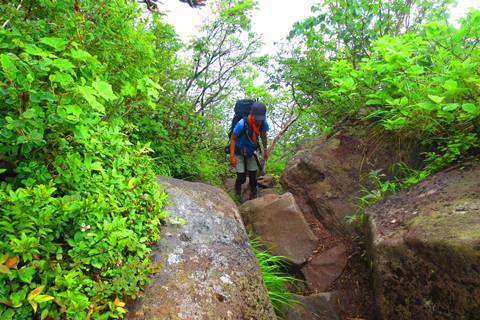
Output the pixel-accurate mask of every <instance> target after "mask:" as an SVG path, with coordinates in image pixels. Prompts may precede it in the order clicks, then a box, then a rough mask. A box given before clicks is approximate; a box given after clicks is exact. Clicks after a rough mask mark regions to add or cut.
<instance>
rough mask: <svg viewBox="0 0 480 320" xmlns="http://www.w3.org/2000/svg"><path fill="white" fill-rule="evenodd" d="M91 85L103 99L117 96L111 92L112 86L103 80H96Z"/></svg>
mask: <svg viewBox="0 0 480 320" xmlns="http://www.w3.org/2000/svg"><path fill="white" fill-rule="evenodd" d="M93 87H94V88H95V90H96V91H97V93H98V95H100V96H101V97H103V98H104V99H105V100H110V101H111V100H115V99H117V96H116V95H115V94H114V93H113V90H112V86H111V85H110V84H109V83H108V82H106V81H103V80H97V81H95V82H93Z"/></svg>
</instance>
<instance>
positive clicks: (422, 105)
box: [417, 102, 436, 111]
mask: <svg viewBox="0 0 480 320" xmlns="http://www.w3.org/2000/svg"><path fill="white" fill-rule="evenodd" d="M417 106H419V107H420V108H422V109H425V110H429V111H432V110H435V109H436V106H435V105H434V104H433V103H431V102H420V103H417Z"/></svg>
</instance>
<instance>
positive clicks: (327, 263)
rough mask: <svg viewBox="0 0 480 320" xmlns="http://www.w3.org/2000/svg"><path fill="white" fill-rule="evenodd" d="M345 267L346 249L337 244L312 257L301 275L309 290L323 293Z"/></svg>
mask: <svg viewBox="0 0 480 320" xmlns="http://www.w3.org/2000/svg"><path fill="white" fill-rule="evenodd" d="M346 265H347V256H346V248H345V246H344V245H343V244H339V245H337V246H336V247H334V248H332V249H329V250H327V251H325V252H322V253H320V254H318V255H316V256H314V257H313V259H312V260H311V261H309V262H308V263H307V264H306V265H305V266H304V267H303V268H302V273H303V275H304V276H305V279H306V281H307V286H308V287H309V288H310V289H313V290H317V291H325V290H326V289H327V288H328V287H330V285H331V284H332V283H333V282H334V281H335V280H336V279H337V278H338V277H339V276H340V275H341V274H342V272H343V270H344V269H345V266H346Z"/></svg>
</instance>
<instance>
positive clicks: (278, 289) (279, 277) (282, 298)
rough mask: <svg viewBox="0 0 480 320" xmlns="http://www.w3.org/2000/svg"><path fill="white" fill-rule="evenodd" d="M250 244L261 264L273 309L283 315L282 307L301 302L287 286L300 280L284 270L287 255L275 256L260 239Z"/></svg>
mask: <svg viewBox="0 0 480 320" xmlns="http://www.w3.org/2000/svg"><path fill="white" fill-rule="evenodd" d="M250 244H251V245H252V247H253V252H254V253H255V256H256V257H257V261H258V263H259V265H260V271H261V272H262V277H263V281H264V282H265V285H266V287H267V291H268V295H269V297H270V300H271V301H272V305H273V309H274V310H275V312H276V313H277V315H279V316H281V313H282V307H284V306H287V307H288V306H293V305H294V304H296V303H299V302H298V301H297V300H294V299H293V298H292V296H291V294H290V292H288V289H287V286H289V285H290V286H292V285H296V284H298V283H299V281H300V280H298V279H296V278H294V277H291V276H288V275H286V274H285V272H284V271H283V269H284V262H283V261H285V257H282V256H274V255H272V254H270V253H269V252H268V251H265V250H263V249H262V248H263V247H264V245H263V244H262V242H261V241H260V240H259V239H250Z"/></svg>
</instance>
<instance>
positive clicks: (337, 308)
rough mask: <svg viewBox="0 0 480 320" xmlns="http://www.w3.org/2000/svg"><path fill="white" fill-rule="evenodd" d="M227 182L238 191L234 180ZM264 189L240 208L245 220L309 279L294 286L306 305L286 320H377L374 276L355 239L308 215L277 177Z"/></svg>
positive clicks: (290, 312) (296, 273)
mask: <svg viewBox="0 0 480 320" xmlns="http://www.w3.org/2000/svg"><path fill="white" fill-rule="evenodd" d="M267 181H268V183H266V182H267ZM225 184H226V185H227V186H230V187H233V180H231V179H229V180H227V181H226V182H225ZM260 187H261V189H260V192H259V194H260V196H259V197H258V198H257V199H255V200H250V201H245V202H244V203H243V204H242V205H241V206H240V213H241V215H242V219H243V222H244V224H245V226H246V228H247V230H249V231H250V232H253V233H254V234H256V235H258V236H259V237H260V238H261V239H262V240H263V241H265V242H266V243H268V244H270V245H271V248H270V252H271V253H272V254H274V255H279V256H285V257H288V258H289V259H288V262H289V264H290V265H291V267H290V268H289V270H288V272H290V273H291V275H293V276H295V277H297V278H299V279H300V280H303V283H302V285H301V286H299V287H298V288H291V290H292V293H294V294H295V298H296V299H298V300H299V301H301V302H302V305H303V306H300V305H299V306H296V307H295V308H293V309H291V310H286V317H285V319H286V320H310V319H311V320H316V319H325V320H336V319H372V316H371V315H372V314H373V312H372V308H373V294H372V288H371V285H370V284H371V281H370V272H369V270H368V268H367V267H366V263H365V259H364V258H363V257H362V253H363V252H364V251H363V250H362V249H361V248H359V247H358V245H357V244H356V243H355V242H354V241H353V238H352V237H351V235H350V234H346V235H345V236H344V237H339V236H338V235H336V234H332V233H331V232H329V231H328V230H327V229H326V228H325V227H324V226H323V225H322V224H321V223H320V221H319V220H318V219H316V217H315V216H313V215H311V214H308V213H307V214H305V213H303V212H302V210H301V209H300V207H299V206H298V205H297V201H296V200H295V197H294V196H293V195H292V194H291V193H289V192H285V193H282V192H279V191H280V189H279V188H275V183H274V179H273V178H272V177H268V176H267V177H262V178H261V179H260ZM247 189H248V188H245V190H244V193H243V195H242V198H243V200H245V199H246V198H247V197H246V196H248V190H247ZM277 193H281V194H277Z"/></svg>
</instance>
